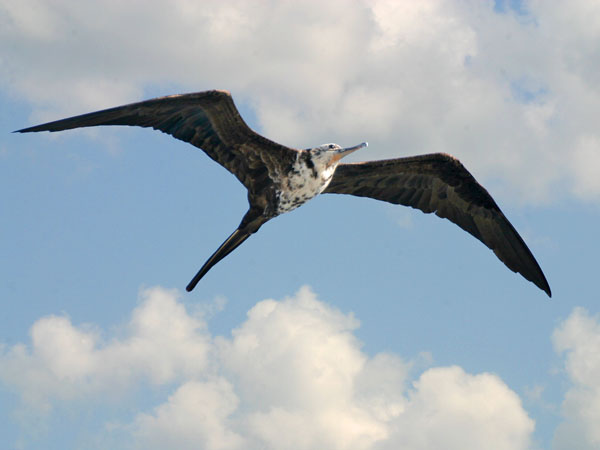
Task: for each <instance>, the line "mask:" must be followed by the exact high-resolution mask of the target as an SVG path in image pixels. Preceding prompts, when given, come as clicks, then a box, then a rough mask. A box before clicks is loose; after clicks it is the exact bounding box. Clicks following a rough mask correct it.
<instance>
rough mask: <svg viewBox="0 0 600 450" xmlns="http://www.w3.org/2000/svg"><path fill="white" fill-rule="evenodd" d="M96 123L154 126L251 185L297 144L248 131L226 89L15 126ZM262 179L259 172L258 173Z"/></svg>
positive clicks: (290, 155)
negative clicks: (199, 150) (191, 146)
mask: <svg viewBox="0 0 600 450" xmlns="http://www.w3.org/2000/svg"><path fill="white" fill-rule="evenodd" d="M98 125H132V126H140V127H148V128H154V129H155V130H160V131H162V132H164V133H167V134H170V135H171V136H173V137H175V138H177V139H180V140H182V141H185V142H189V143H190V144H192V145H194V146H196V147H198V148H200V149H202V150H203V151H204V152H205V153H206V154H208V156H210V157H211V158H212V159H213V160H215V161H216V162H218V163H219V164H221V165H222V166H224V167H225V168H226V169H227V170H229V171H230V172H231V173H233V174H234V175H235V176H236V177H237V178H238V179H239V180H240V181H241V182H242V183H243V184H244V185H245V186H246V187H247V188H248V189H249V190H251V191H254V192H255V191H256V190H257V189H256V186H254V184H255V183H256V182H257V179H256V178H255V177H253V176H252V175H253V173H256V171H259V172H260V171H262V170H265V169H266V171H267V172H268V174H273V175H274V176H275V174H276V173H278V172H282V171H283V170H284V169H285V168H286V167H287V166H289V164H291V163H292V161H293V160H294V159H295V157H296V153H297V150H294V149H291V148H289V147H286V146H283V145H280V144H277V143H276V142H273V141H271V140H269V139H267V138H265V137H263V136H261V135H259V134H257V133H256V132H254V131H253V130H252V129H251V128H250V127H248V125H246V123H245V122H244V120H243V119H242V117H241V116H240V113H239V112H238V110H237V108H236V107H235V104H234V103H233V99H232V98H231V95H230V94H229V92H226V91H217V90H214V91H205V92H197V93H193V94H182V95H170V96H167V97H160V98H155V99H152V100H146V101H143V102H138V103H132V104H129V105H124V106H118V107H116V108H110V109H105V110H102V111H97V112H92V113H88V114H83V115H80V116H75V117H70V118H67V119H62V120H57V121H54V122H49V123H45V124H42V125H37V126H34V127H30V128H24V129H22V130H18V132H20V133H28V132H32V131H62V130H68V129H73V128H81V127H93V126H98ZM260 181H261V182H264V181H265V180H264V177H263V178H261V179H260Z"/></svg>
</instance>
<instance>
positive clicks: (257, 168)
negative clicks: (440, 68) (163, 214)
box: [17, 90, 552, 296]
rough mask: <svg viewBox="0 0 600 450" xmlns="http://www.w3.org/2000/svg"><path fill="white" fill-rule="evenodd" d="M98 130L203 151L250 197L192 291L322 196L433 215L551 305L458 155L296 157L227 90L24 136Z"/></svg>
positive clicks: (330, 152)
mask: <svg viewBox="0 0 600 450" xmlns="http://www.w3.org/2000/svg"><path fill="white" fill-rule="evenodd" d="M98 125H132V126H140V127H151V128H154V129H155V130H160V131H162V132H164V133H167V134H170V135H171V136H173V137H175V138H177V139H180V140H182V141H185V142H189V143H190V144H192V145H194V146H196V147H198V148H200V149H201V150H203V151H204V152H205V153H206V154H207V155H208V156H209V157H211V158H212V159H213V160H215V161H216V162H217V163H219V164H221V165H222V166H224V167H225V168H226V169H227V170H229V171H230V172H231V173H232V174H233V175H235V176H236V177H237V178H238V180H240V182H241V183H242V184H243V185H244V186H245V187H246V188H247V189H248V203H249V209H248V212H246V214H245V215H244V217H243V218H242V221H241V223H240V225H239V226H238V228H237V229H236V230H235V231H234V232H233V233H232V234H231V235H230V236H229V237H228V238H227V239H226V240H225V242H223V244H221V246H220V247H219V248H218V249H217V251H215V252H214V253H213V254H212V256H211V257H210V258H208V260H207V261H206V262H205V263H204V265H203V266H202V268H201V269H200V270H199V271H198V273H197V274H196V275H195V276H194V278H193V279H192V280H191V281H190V283H189V284H188V285H187V287H186V289H187V290H188V291H191V290H192V289H194V287H195V286H196V284H197V283H198V281H200V279H201V278H202V277H203V276H204V275H206V273H207V272H208V271H209V270H210V269H211V268H212V267H213V266H214V265H215V264H217V263H218V262H219V261H220V260H222V259H223V258H225V257H226V256H227V255H229V254H230V253H231V252H232V251H233V250H235V249H236V248H237V247H238V246H239V245H240V244H242V243H243V242H244V241H245V240H246V239H248V237H250V235H252V234H254V233H256V232H257V231H258V230H259V229H260V227H261V226H262V225H263V224H264V223H265V222H267V221H269V220H271V219H272V218H274V217H276V216H278V215H280V214H283V213H286V212H288V211H292V210H293V209H296V208H297V207H299V206H301V205H303V204H304V203H306V202H307V201H309V200H310V199H312V198H313V197H315V196H317V195H318V194H321V193H327V194H349V195H356V196H359V197H370V198H374V199H377V200H382V201H385V202H390V203H395V204H399V205H405V206H410V207H412V208H417V209H420V210H421V211H423V212H425V213H432V212H434V213H435V214H436V215H437V216H439V217H442V218H446V219H448V220H450V221H451V222H454V223H455V224H456V225H458V226H459V227H461V228H462V229H463V230H465V231H467V232H468V233H470V234H472V235H473V236H475V237H476V238H477V239H479V240H480V241H481V242H483V243H484V244H485V245H487V246H488V247H489V248H490V249H491V250H493V251H494V253H495V254H496V256H497V257H498V258H499V259H500V260H501V261H502V262H503V263H504V264H505V265H506V266H507V267H508V268H509V269H510V270H512V271H513V272H518V273H520V274H521V275H522V276H523V277H525V278H526V279H527V280H529V281H531V282H532V283H534V284H535V285H536V286H537V287H539V288H540V289H542V290H543V291H544V292H546V294H548V296H551V295H552V294H551V291H550V286H549V285H548V282H547V281H546V277H545V276H544V274H543V272H542V270H541V268H540V266H539V265H538V263H537V261H536V260H535V258H534V257H533V255H532V253H531V251H530V250H529V248H527V245H526V244H525V242H524V241H523V239H522V238H521V236H519V234H518V233H517V231H516V230H515V228H514V227H513V226H512V225H511V223H510V222H509V221H508V219H507V218H506V217H505V216H504V214H503V213H502V211H501V210H500V208H499V207H498V205H497V204H496V202H495V201H494V199H493V198H492V197H491V196H490V194H488V192H487V191H486V190H485V188H484V187H483V186H481V185H480V184H479V183H478V182H477V181H476V180H475V178H473V176H472V175H471V174H470V173H469V171H468V170H467V169H465V167H464V166H463V165H462V164H461V163H460V161H458V160H457V159H456V158H454V157H452V156H451V155H448V154H444V153H433V154H428V155H419V156H411V157H406V158H396V159H388V160H381V161H367V162H360V163H351V164H345V163H341V162H340V160H341V159H342V158H344V157H345V156H347V155H349V154H351V153H353V152H355V151H356V150H359V149H361V148H363V147H366V146H367V144H366V143H362V144H359V145H356V146H354V147H349V148H342V147H340V146H339V145H337V144H324V145H320V146H318V147H314V148H310V149H306V150H299V149H294V148H290V147H286V146H284V145H281V144H278V143H276V142H273V141H271V140H269V139H267V138H265V137H263V136H261V135H259V134H257V133H256V132H254V131H253V130H252V129H251V128H250V127H249V126H248V125H246V123H245V122H244V120H243V119H242V117H241V116H240V113H239V112H238V110H237V108H236V107H235V104H234V103H233V99H232V98H231V95H230V94H229V92H227V91H218V90H213V91H205V92H198V93H192V94H183V95H170V96H166V97H160V98H155V99H152V100H146V101H143V102H138V103H132V104H129V105H124V106H118V107H116V108H110V109H106V110H102V111H97V112H92V113H89V114H83V115H80V116H75V117H70V118H67V119H62V120H57V121H55V122H49V123H46V124H43V125H37V126H34V127H30V128H24V129H22V130H17V132H20V133H28V132H32V131H62V130H68V129H72V128H80V127H92V126H98Z"/></svg>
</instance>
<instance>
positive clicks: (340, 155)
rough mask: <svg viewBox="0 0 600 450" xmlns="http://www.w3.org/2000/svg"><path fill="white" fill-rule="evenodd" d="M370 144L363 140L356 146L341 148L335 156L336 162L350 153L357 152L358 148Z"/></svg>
mask: <svg viewBox="0 0 600 450" xmlns="http://www.w3.org/2000/svg"><path fill="white" fill-rule="evenodd" d="M368 145H369V144H368V143H367V142H363V143H362V144H358V145H355V146H354V147H348V148H341V149H339V150H338V151H337V153H336V155H335V156H334V157H333V160H334V162H335V161H339V160H340V159H342V158H343V157H344V156H348V155H349V154H350V153H353V152H355V151H356V150H360V149H361V148H365V147H367V146H368Z"/></svg>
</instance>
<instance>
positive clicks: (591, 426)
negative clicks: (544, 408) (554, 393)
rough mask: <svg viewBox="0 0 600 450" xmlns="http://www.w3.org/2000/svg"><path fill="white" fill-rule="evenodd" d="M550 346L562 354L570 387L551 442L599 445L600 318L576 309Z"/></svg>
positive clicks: (582, 446)
mask: <svg viewBox="0 0 600 450" xmlns="http://www.w3.org/2000/svg"><path fill="white" fill-rule="evenodd" d="M553 341H554V348H555V349H556V351H557V352H559V353H561V354H562V353H564V354H565V371H566V373H567V376H568V377H569V381H570V383H571V386H570V388H569V390H568V391H567V393H566V395H565V400H564V402H563V405H562V414H563V417H564V419H565V421H564V422H563V423H562V424H561V425H560V426H559V427H558V429H557V431H556V433H555V436H554V444H555V448H557V449H565V450H566V449H572V448H578V449H579V448H580V449H588V448H589V449H594V448H598V447H600V429H598V424H599V423H600V352H599V351H598V349H600V317H598V316H595V317H593V316H590V314H589V313H588V312H587V311H586V310H584V309H583V308H576V309H575V310H574V311H573V312H572V313H571V315H570V316H569V318H568V319H567V320H565V321H564V322H563V323H562V324H561V325H560V326H559V327H558V328H557V329H556V330H555V332H554V336H553Z"/></svg>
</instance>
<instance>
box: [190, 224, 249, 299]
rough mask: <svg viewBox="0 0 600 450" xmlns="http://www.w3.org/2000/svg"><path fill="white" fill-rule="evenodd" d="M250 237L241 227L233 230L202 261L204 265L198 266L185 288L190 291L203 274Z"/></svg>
mask: <svg viewBox="0 0 600 450" xmlns="http://www.w3.org/2000/svg"><path fill="white" fill-rule="evenodd" d="M249 237H250V233H248V232H247V231H245V230H242V229H241V228H238V229H237V230H235V231H234V232H233V233H232V234H231V236H229V237H228V238H227V240H226V241H225V242H223V243H222V244H221V246H220V247H219V248H218V249H217V251H216V252H214V253H213V254H212V256H211V257H210V258H208V260H207V261H206V262H205V263H204V265H203V266H202V267H201V268H200V270H199V271H198V273H197V274H196V276H194V278H192V281H190V282H189V284H188V285H187V286H186V288H185V290H186V291H188V292H190V291H191V290H192V289H194V288H195V287H196V285H197V284H198V282H199V281H200V280H201V279H202V277H203V276H204V275H206V273H207V272H208V271H209V270H210V269H211V268H212V266H214V265H215V264H217V263H218V262H219V261H221V260H222V259H223V258H225V257H226V256H227V255H229V254H230V253H231V252H232V251H234V250H235V249H236V248H238V247H239V246H240V245H241V244H242V242H244V241H245V240H246V239H248V238H249Z"/></svg>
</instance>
